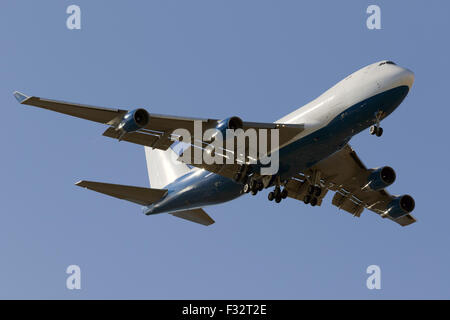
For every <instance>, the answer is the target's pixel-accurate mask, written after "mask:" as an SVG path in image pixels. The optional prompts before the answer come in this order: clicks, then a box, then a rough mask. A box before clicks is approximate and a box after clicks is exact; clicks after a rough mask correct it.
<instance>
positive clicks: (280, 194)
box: [242, 177, 288, 203]
mask: <svg viewBox="0 0 450 320" xmlns="http://www.w3.org/2000/svg"><path fill="white" fill-rule="evenodd" d="M272 178H273V177H272ZM280 183H281V182H280V181H278V182H277V184H276V186H275V189H274V190H273V191H271V192H269V195H268V197H267V198H268V199H269V201H273V200H275V202H276V203H280V202H281V200H283V199H286V198H287V196H288V191H287V189H286V188H283V190H281V187H280ZM270 184H271V182H269V181H264V179H262V181H258V180H254V179H251V178H250V179H249V180H248V182H246V183H245V184H244V187H243V189H242V191H243V192H244V193H251V194H252V195H256V194H257V193H258V192H259V191H262V190H263V189H264V188H267V187H268V186H269V185H270Z"/></svg>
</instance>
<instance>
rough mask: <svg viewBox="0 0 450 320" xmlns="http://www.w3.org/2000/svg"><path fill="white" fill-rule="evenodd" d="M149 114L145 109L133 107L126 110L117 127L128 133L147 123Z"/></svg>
mask: <svg viewBox="0 0 450 320" xmlns="http://www.w3.org/2000/svg"><path fill="white" fill-rule="evenodd" d="M149 119H150V116H149V114H148V112H147V111H146V110H145V109H135V110H131V111H128V112H127V113H126V114H125V115H124V117H123V118H122V121H121V122H120V124H119V125H118V127H117V129H118V130H121V131H123V132H126V133H129V132H133V131H136V130H139V129H141V128H143V127H145V126H146V125H147V124H148V121H149Z"/></svg>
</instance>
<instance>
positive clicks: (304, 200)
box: [303, 194, 311, 204]
mask: <svg viewBox="0 0 450 320" xmlns="http://www.w3.org/2000/svg"><path fill="white" fill-rule="evenodd" d="M310 201H311V196H310V195H309V194H307V195H306V196H305V197H304V198H303V202H304V203H305V204H308V203H309V202H310Z"/></svg>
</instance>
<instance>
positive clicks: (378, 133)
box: [376, 127, 383, 137]
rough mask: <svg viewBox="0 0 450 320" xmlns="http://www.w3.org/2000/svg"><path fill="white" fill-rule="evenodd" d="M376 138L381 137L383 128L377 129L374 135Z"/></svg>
mask: <svg viewBox="0 0 450 320" xmlns="http://www.w3.org/2000/svg"><path fill="white" fill-rule="evenodd" d="M376 135H377V137H381V136H382V135H383V128H381V127H379V128H378V129H377V133H376Z"/></svg>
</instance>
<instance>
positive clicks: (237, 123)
mask: <svg viewBox="0 0 450 320" xmlns="http://www.w3.org/2000/svg"><path fill="white" fill-rule="evenodd" d="M243 127H244V124H243V122H242V119H241V118H239V117H230V118H226V119H224V120H220V121H219V122H218V123H217V126H216V130H217V131H219V132H220V133H221V134H222V137H223V138H225V137H226V131H227V129H232V130H237V129H242V128H243ZM216 135H217V134H215V135H213V137H215V136H216Z"/></svg>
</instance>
